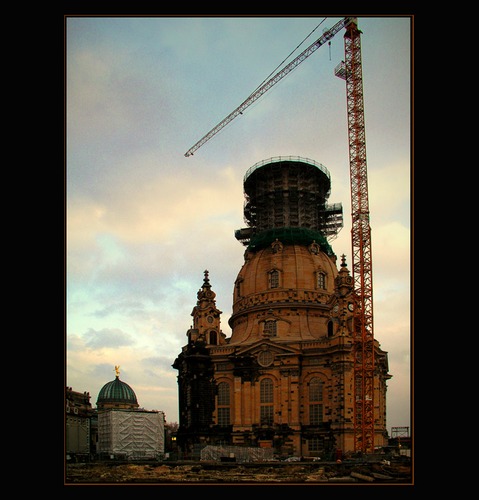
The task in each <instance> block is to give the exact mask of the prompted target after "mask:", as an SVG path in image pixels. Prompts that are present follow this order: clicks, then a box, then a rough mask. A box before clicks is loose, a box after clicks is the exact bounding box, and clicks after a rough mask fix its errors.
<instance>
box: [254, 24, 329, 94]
mask: <svg viewBox="0 0 479 500" xmlns="http://www.w3.org/2000/svg"><path fill="white" fill-rule="evenodd" d="M326 19H327V18H326V17H325V18H324V19H323V20H322V21H321V22H320V23H319V24H318V25H317V26H316V28H314V30H313V31H311V33H310V34H309V35H307V36H306V38H304V40H303V41H302V42H300V43H299V45H298V46H297V47H296V48H295V49H293V50H292V51H291V53H290V54H288V55H287V56H286V57H285V58H284V59H283V60H282V61H281V62H280V63H279V64H278V66H276V68H274V69H273V71H271V73H270V74H269V75H268V76H267V77H266V78H265V79H264V80H263V81H262V82H261V83H260V84H259V85H258V86H257V87H256V88H255V89H254V90H253V92H251V94H250V96H252V95H253V94H254V93H255V92H256V91H257V90H258V89H259V88H260V87H261V86H262V85H263V84H264V83H265V82H266V81H267V80H269V78H270V77H271V75H273V74H274V73H275V72H276V70H277V69H278V68H280V67H281V66H282V65H283V64H284V63H285V62H286V60H287V59H288V58H289V57H291V56H292V55H293V54H294V53H295V52H296V51H297V50H298V49H299V47H301V45H303V43H304V42H305V41H306V40H307V39H308V38H309V37H310V36H311V35H312V34H313V33H314V32H315V31H316V30H317V29H318V28H319V27H320V26H321V25H322V24H323V23H324V21H326ZM330 43H331V42H330Z"/></svg>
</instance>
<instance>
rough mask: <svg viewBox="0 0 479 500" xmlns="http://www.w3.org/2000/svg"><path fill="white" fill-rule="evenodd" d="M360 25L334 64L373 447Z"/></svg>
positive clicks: (359, 396)
mask: <svg viewBox="0 0 479 500" xmlns="http://www.w3.org/2000/svg"><path fill="white" fill-rule="evenodd" d="M360 34H361V31H360V30H359V29H358V26H357V20H356V19H353V20H352V21H351V22H350V23H349V24H348V25H347V26H346V33H345V35H344V52H345V61H344V62H342V63H341V64H340V65H339V66H338V67H337V68H336V70H335V73H336V76H339V77H340V78H343V79H345V80H346V94H347V113H348V138H349V172H350V183H351V217H352V228H351V246H352V254H353V282H354V293H355V297H356V304H355V308H354V314H353V317H354V343H353V349H354V449H355V451H361V452H364V453H372V452H374V335H373V300H372V299H373V287H372V256H371V227H370V225H369V201H368V178H367V166H366V134H365V126H364V100H363V78H362V63H361V36H360Z"/></svg>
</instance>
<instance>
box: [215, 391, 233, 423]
mask: <svg viewBox="0 0 479 500" xmlns="http://www.w3.org/2000/svg"><path fill="white" fill-rule="evenodd" d="M230 405H231V401H230V385H229V384H228V383H227V382H220V383H219V384H218V408H217V410H218V411H217V414H218V425H219V426H221V427H226V426H228V425H230V423H231V422H230V417H231V406H230Z"/></svg>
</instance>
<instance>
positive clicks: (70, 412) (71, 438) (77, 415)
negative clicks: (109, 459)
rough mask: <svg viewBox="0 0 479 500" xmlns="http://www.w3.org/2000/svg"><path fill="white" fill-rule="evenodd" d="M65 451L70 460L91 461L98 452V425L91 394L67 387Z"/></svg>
mask: <svg viewBox="0 0 479 500" xmlns="http://www.w3.org/2000/svg"><path fill="white" fill-rule="evenodd" d="M65 403H66V407H65V412H66V418H65V451H66V455H67V459H68V460H85V459H90V457H91V454H94V453H95V452H96V442H97V437H98V432H97V430H98V423H97V419H96V411H95V410H94V409H93V408H92V406H91V403H90V393H88V392H77V391H74V390H73V389H72V388H71V387H66V393H65Z"/></svg>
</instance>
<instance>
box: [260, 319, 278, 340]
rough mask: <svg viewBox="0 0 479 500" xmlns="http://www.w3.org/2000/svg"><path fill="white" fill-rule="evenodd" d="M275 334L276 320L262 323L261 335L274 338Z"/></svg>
mask: <svg viewBox="0 0 479 500" xmlns="http://www.w3.org/2000/svg"><path fill="white" fill-rule="evenodd" d="M276 333H277V330H276V320H274V319H269V320H267V321H265V322H264V329H263V334H264V335H268V336H269V337H275V336H276Z"/></svg>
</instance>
